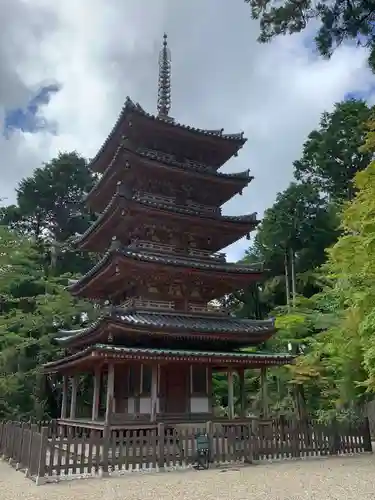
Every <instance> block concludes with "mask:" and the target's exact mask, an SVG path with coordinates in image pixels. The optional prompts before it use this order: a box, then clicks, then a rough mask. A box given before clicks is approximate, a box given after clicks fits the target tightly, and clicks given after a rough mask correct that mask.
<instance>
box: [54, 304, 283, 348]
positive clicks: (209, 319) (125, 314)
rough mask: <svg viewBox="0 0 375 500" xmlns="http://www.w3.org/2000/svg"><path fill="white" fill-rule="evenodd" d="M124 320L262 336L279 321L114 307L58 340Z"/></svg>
mask: <svg viewBox="0 0 375 500" xmlns="http://www.w3.org/2000/svg"><path fill="white" fill-rule="evenodd" d="M111 319H113V320H115V321H120V322H122V323H124V324H125V325H129V326H136V327H140V328H149V327H153V328H158V329H159V328H161V329H164V328H165V329H168V330H170V329H173V330H177V331H179V332H184V331H187V332H202V333H235V334H239V335H241V334H244V335H249V334H254V336H259V335H262V334H264V333H267V332H271V331H274V330H275V322H274V320H273V319H271V320H252V319H239V318H233V317H230V316H228V317H226V316H223V317H220V316H217V315H216V316H215V315H212V316H209V315H208V314H206V315H204V316H203V315H195V314H181V313H178V312H175V313H174V312H170V313H169V312H150V311H148V312H146V311H132V310H129V309H125V308H121V307H118V308H114V309H113V311H112V314H111V315H105V316H102V317H101V318H100V319H99V320H98V321H96V322H95V323H92V324H91V325H89V326H88V327H86V328H81V329H78V330H60V331H59V332H58V334H57V336H56V340H58V341H59V342H62V343H65V342H70V341H72V340H73V339H78V338H80V337H84V336H85V335H87V334H90V333H91V332H93V331H95V329H96V328H97V327H98V326H99V325H100V324H101V323H103V322H105V321H110V320H111Z"/></svg>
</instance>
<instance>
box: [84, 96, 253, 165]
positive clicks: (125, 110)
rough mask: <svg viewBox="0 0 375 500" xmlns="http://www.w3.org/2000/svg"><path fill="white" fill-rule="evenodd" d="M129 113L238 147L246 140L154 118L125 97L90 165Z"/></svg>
mask: <svg viewBox="0 0 375 500" xmlns="http://www.w3.org/2000/svg"><path fill="white" fill-rule="evenodd" d="M131 111H133V112H136V113H139V114H141V115H143V116H145V117H147V118H149V119H151V120H155V121H158V122H164V123H166V124H168V125H171V126H173V127H178V128H181V129H184V130H188V131H190V132H193V133H196V134H200V135H204V136H207V137H210V136H211V137H218V138H220V139H223V140H226V141H232V142H237V143H239V146H242V145H243V144H245V142H246V139H245V138H244V136H243V132H241V133H239V134H224V130H223V129H219V130H204V129H199V128H195V127H189V126H188V125H182V124H180V123H178V122H176V121H174V120H171V118H169V117H168V118H164V117H162V116H155V115H152V114H150V113H147V112H146V111H145V110H144V109H143V108H142V107H141V106H140V105H139V104H138V103H134V102H133V101H132V100H131V99H130V97H127V98H126V101H125V104H124V106H123V108H122V110H121V112H120V115H119V117H118V118H117V121H116V123H115V125H114V127H113V129H112V130H111V132H110V133H109V135H108V136H107V138H106V140H105V141H104V143H103V145H102V146H101V148H100V149H99V151H98V152H97V154H96V155H95V157H94V158H93V159H92V160H91V165H93V164H94V163H95V162H96V161H97V160H98V159H99V157H100V155H101V154H102V152H103V151H104V149H105V147H106V146H107V144H108V143H109V142H110V140H111V139H112V137H113V136H114V134H115V133H116V131H117V129H118V127H119V126H120V124H121V123H122V121H123V120H124V119H125V116H126V114H127V113H128V112H131Z"/></svg>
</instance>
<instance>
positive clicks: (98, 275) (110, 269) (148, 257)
mask: <svg viewBox="0 0 375 500" xmlns="http://www.w3.org/2000/svg"><path fill="white" fill-rule="evenodd" d="M155 266H156V267H157V268H158V269H159V270H160V271H164V272H167V273H169V274H171V273H173V272H174V271H175V272H176V273H178V272H183V273H186V271H187V270H188V271H189V273H193V274H196V275H197V276H202V277H203V276H207V275H208V276H209V277H210V278H212V277H214V278H215V279H216V278H222V279H223V280H224V279H225V280H228V281H231V282H233V283H236V285H238V288H241V286H244V285H245V284H248V283H249V281H250V280H251V281H253V280H254V279H256V280H260V279H261V277H262V270H261V269H260V266H259V264H257V265H251V266H244V265H242V266H239V265H237V264H219V263H209V262H202V261H199V260H194V259H189V258H185V257H184V258H182V257H177V256H175V255H171V254H168V255H163V256H162V255H157V254H154V253H151V252H146V251H139V250H134V249H128V248H125V249H121V248H120V249H115V248H112V249H110V250H109V251H108V252H107V253H106V254H105V255H104V257H103V258H102V259H101V260H100V261H99V262H98V263H97V264H96V265H95V266H94V267H93V268H92V269H91V270H90V271H89V272H88V273H86V274H85V275H84V276H83V277H82V278H81V279H80V280H78V281H77V282H75V283H74V284H72V285H70V286H69V287H68V290H69V291H70V293H72V294H73V295H83V296H84V294H85V293H86V292H85V290H88V289H89V288H90V287H91V286H92V284H93V283H95V282H100V283H101V284H102V285H104V286H107V285H108V281H107V279H106V278H105V277H106V275H109V276H116V275H117V276H121V279H122V281H123V280H126V279H127V278H126V276H128V277H129V278H130V276H131V274H133V273H139V272H141V271H142V272H146V273H149V272H150V271H151V270H154V269H155ZM122 270H124V274H122ZM125 270H126V271H125ZM125 274H126V276H125ZM104 278H105V279H104ZM101 295H102V293H101V294H100V296H101ZM87 296H91V294H90V295H87Z"/></svg>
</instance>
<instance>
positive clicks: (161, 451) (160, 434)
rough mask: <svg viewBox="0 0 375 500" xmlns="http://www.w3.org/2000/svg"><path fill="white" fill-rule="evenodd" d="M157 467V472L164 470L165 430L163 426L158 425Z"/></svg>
mask: <svg viewBox="0 0 375 500" xmlns="http://www.w3.org/2000/svg"><path fill="white" fill-rule="evenodd" d="M158 444H159V446H158V467H159V470H160V471H162V470H164V444H165V429H164V424H158Z"/></svg>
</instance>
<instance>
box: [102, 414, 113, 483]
mask: <svg viewBox="0 0 375 500" xmlns="http://www.w3.org/2000/svg"><path fill="white" fill-rule="evenodd" d="M102 436H103V437H102V443H103V445H102V460H101V465H102V467H101V469H99V475H100V477H107V476H108V475H109V443H110V440H111V424H110V422H107V423H106V424H105V425H104V429H103V435H102Z"/></svg>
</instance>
